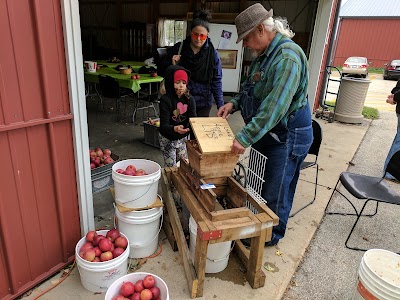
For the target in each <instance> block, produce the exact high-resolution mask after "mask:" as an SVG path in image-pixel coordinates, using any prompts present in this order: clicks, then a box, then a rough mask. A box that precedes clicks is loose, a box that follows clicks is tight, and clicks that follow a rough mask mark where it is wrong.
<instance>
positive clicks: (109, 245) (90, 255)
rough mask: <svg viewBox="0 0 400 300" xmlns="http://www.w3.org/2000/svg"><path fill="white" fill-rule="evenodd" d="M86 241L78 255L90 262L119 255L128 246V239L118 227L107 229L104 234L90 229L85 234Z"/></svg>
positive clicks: (105, 259) (106, 259)
mask: <svg viewBox="0 0 400 300" xmlns="http://www.w3.org/2000/svg"><path fill="white" fill-rule="evenodd" d="M85 240H86V242H85V243H84V244H83V245H82V247H81V248H80V249H79V256H80V257H82V258H83V259H84V260H87V261H91V262H102V261H108V260H111V259H113V258H116V257H118V256H120V255H121V254H122V253H124V251H125V249H126V247H128V240H127V238H126V237H124V236H122V235H121V233H120V232H119V231H118V229H115V228H113V229H111V230H109V231H107V234H106V236H104V235H101V234H97V232H96V231H94V230H92V231H89V232H88V233H87V234H86V237H85Z"/></svg>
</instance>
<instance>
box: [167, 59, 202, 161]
mask: <svg viewBox="0 0 400 300" xmlns="http://www.w3.org/2000/svg"><path fill="white" fill-rule="evenodd" d="M189 74H190V72H189V71H188V70H186V69H184V68H182V67H181V66H169V67H168V68H167V70H166V72H165V90H166V93H165V94H164V95H163V96H162V97H161V99H160V128H159V132H160V134H159V140H160V148H161V151H162V153H163V157H164V162H165V166H168V167H174V166H176V164H177V162H178V161H179V160H180V159H181V158H186V159H187V151H186V140H187V137H188V135H189V133H190V126H189V118H191V117H196V104H195V102H194V98H193V97H192V96H191V95H190V94H189V90H188V89H187V83H188V82H189Z"/></svg>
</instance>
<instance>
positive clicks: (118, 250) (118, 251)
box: [112, 247, 125, 258]
mask: <svg viewBox="0 0 400 300" xmlns="http://www.w3.org/2000/svg"><path fill="white" fill-rule="evenodd" d="M124 251H125V249H124V248H119V247H118V248H115V249H114V251H113V252H112V254H113V257H114V258H116V257H118V256H120V255H121V254H122V253H124Z"/></svg>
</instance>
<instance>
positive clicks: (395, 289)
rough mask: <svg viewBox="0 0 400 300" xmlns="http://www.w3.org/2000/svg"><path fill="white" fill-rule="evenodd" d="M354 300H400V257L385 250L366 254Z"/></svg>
mask: <svg viewBox="0 0 400 300" xmlns="http://www.w3.org/2000/svg"><path fill="white" fill-rule="evenodd" d="M352 299H353V300H367V299H368V300H369V299H379V300H398V299H400V255H398V254H396V253H393V252H390V251H388V250H383V249H371V250H368V251H367V252H365V253H364V256H363V258H362V259H361V263H360V267H359V268H358V279H357V283H356V287H355V291H354V294H353V298H352Z"/></svg>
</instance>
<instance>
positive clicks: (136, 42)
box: [79, 0, 318, 228]
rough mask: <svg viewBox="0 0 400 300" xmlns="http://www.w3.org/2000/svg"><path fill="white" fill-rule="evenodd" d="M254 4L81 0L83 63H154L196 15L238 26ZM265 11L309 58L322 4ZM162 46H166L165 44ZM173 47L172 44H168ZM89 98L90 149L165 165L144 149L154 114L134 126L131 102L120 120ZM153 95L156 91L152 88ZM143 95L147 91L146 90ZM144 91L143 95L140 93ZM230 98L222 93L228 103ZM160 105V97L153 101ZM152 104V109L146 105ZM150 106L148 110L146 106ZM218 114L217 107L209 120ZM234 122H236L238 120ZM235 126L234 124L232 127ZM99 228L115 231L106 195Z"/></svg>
mask: <svg viewBox="0 0 400 300" xmlns="http://www.w3.org/2000/svg"><path fill="white" fill-rule="evenodd" d="M254 3H256V2H255V1H166V0H154V1H141V0H139V1H134V0H112V1H110V0H81V1H79V11H80V25H81V36H82V53H83V61H86V60H94V61H96V60H109V59H111V58H112V57H117V58H118V59H121V60H129V61H140V62H143V61H144V60H146V59H148V58H151V57H153V56H154V54H155V53H156V51H157V48H159V47H169V46H172V45H173V44H174V43H176V42H179V41H181V40H182V36H183V38H185V37H186V36H187V32H186V33H184V34H183V33H182V32H180V31H179V28H178V27H179V24H180V23H179V22H180V21H186V22H187V24H188V26H187V28H190V21H191V18H192V15H193V11H196V10H198V9H209V10H210V11H211V13H212V17H213V18H212V20H211V23H218V24H234V19H235V17H236V16H237V15H238V14H239V13H240V11H242V10H244V9H245V8H247V7H248V6H250V5H252V4H254ZM261 3H262V4H263V5H264V6H265V7H266V9H268V10H269V9H271V8H272V9H273V10H274V15H275V16H282V17H286V18H287V19H288V21H289V24H290V26H291V28H292V30H293V31H294V32H295V36H294V38H293V40H294V41H295V42H296V43H298V44H299V45H300V46H301V47H302V48H303V50H304V51H305V53H306V55H307V56H308V55H309V53H310V45H311V40H312V32H313V27H314V22H315V16H316V11H317V5H318V1H316V0H301V1H293V0H279V1H262V2H261ZM162 22H170V24H171V22H172V24H174V29H175V30H174V37H172V38H173V40H172V39H170V40H169V41H164V43H166V44H163V45H160V41H159V40H160V39H159V34H158V27H159V26H161V25H160V24H163V23H162ZM161 43H162V41H161ZM168 43H169V44H168ZM250 62H251V58H250V56H249V55H247V53H246V51H245V52H244V55H243V68H242V78H244V76H243V75H244V74H243V70H244V69H245V68H244V66H246V65H249V64H250ZM88 88H89V92H90V93H89V94H88V96H87V97H86V103H87V119H88V132H89V145H90V148H96V147H100V148H110V149H111V150H112V151H113V152H114V153H115V154H117V155H118V156H119V158H120V159H128V158H146V159H150V160H153V161H156V162H157V163H159V164H160V165H161V166H162V165H163V160H162V155H161V151H160V150H159V149H158V148H156V147H152V146H149V145H148V144H145V143H144V126H143V122H145V121H147V120H148V118H149V117H150V118H154V117H155V116H154V113H153V111H152V110H151V109H144V110H141V111H139V113H138V114H137V115H136V118H135V122H134V123H133V121H132V112H133V109H134V101H133V100H134V99H133V98H130V99H129V98H128V99H127V102H126V103H125V105H126V107H124V105H123V110H124V115H123V117H122V118H121V120H120V121H117V120H116V117H115V114H114V111H115V102H114V100H113V99H107V98H104V97H102V98H103V109H102V110H101V111H99V109H98V103H99V98H98V95H97V94H96V93H95V92H94V88H93V87H90V86H89V87H88ZM152 88H153V91H154V89H155V88H156V85H153V86H152ZM142 91H144V92H145V93H146V92H148V87H145V86H144V87H143V90H142ZM142 91H141V92H142ZM231 95H232V93H224V99H225V100H226V101H227V100H229V98H230V96H231ZM150 100H151V101H154V102H156V101H157V95H153V97H152V98H150ZM147 104H148V103H147ZM145 105H146V104H145ZM215 113H216V108H215V107H213V110H212V112H211V114H212V115H213V114H215ZM235 117H236V116H235ZM231 123H233V122H231ZM234 123H235V124H231V127H232V129H233V130H234V132H236V130H237V131H238V130H240V128H241V126H243V122H242V120H241V119H240V118H237V120H236V121H235V122H234ZM93 204H94V215H95V223H96V227H97V228H99V227H103V226H112V214H113V199H112V195H111V193H110V191H109V190H108V189H106V190H104V191H101V192H96V193H94V194H93Z"/></svg>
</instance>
